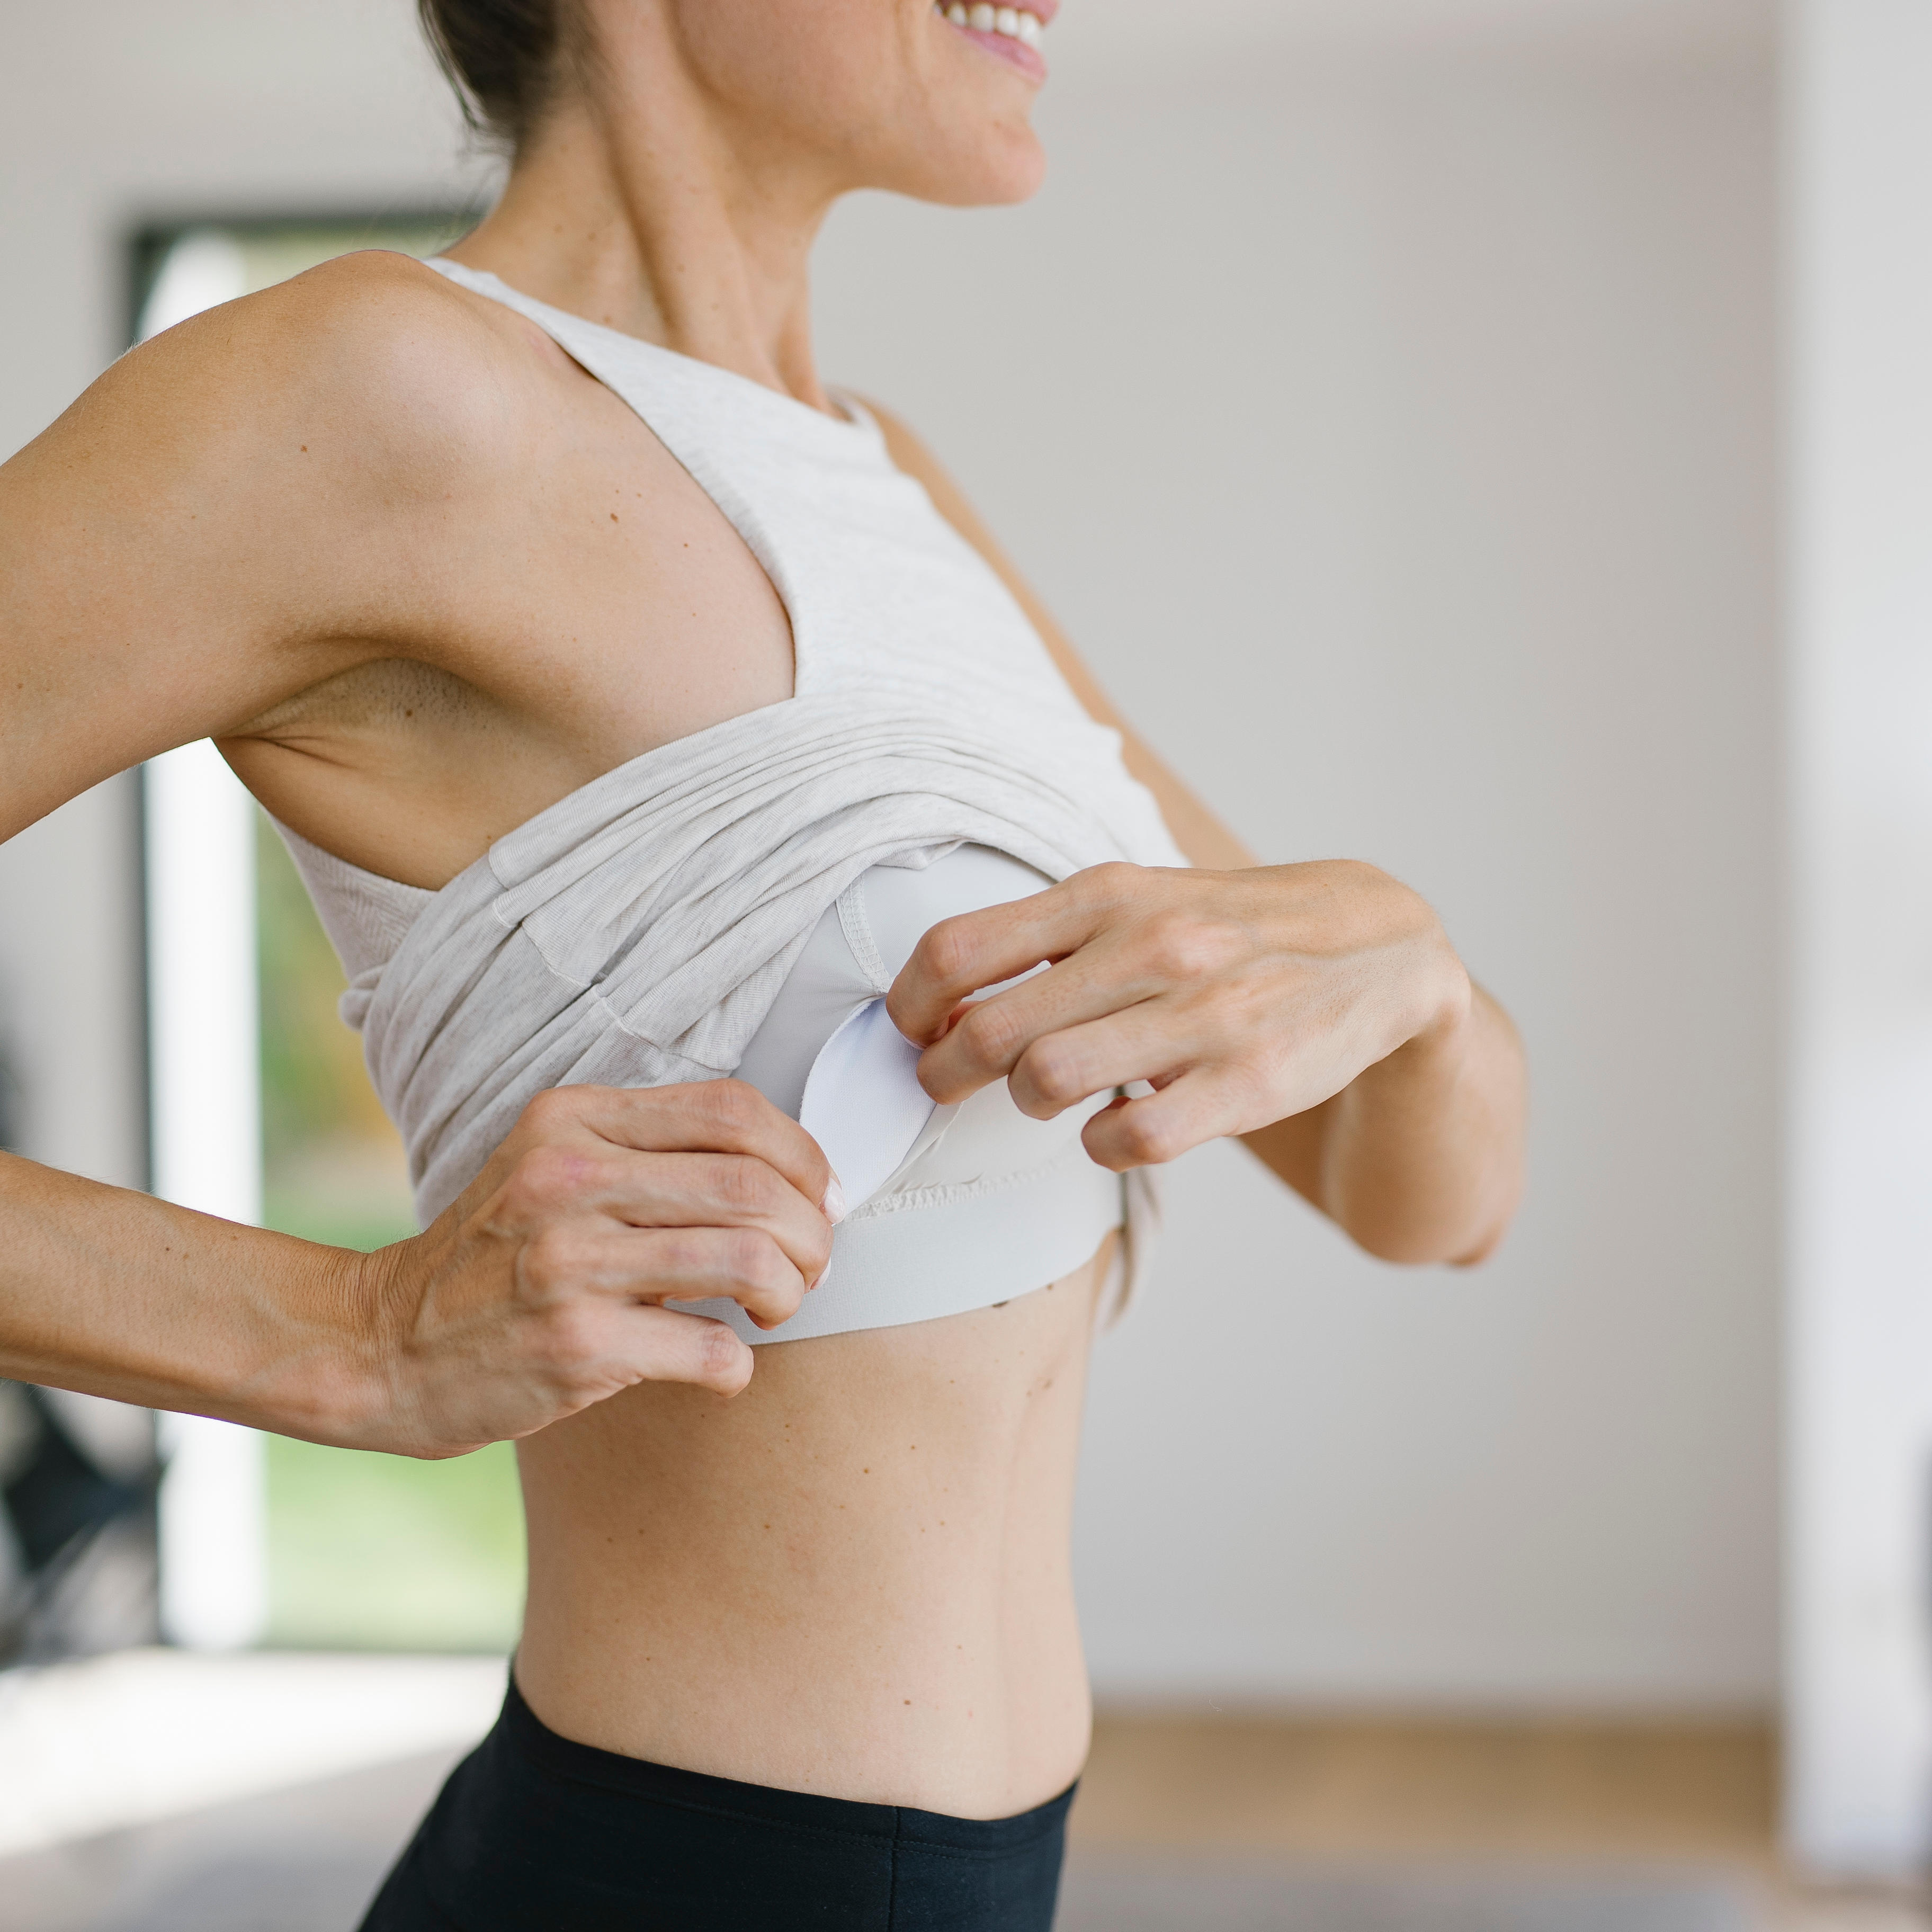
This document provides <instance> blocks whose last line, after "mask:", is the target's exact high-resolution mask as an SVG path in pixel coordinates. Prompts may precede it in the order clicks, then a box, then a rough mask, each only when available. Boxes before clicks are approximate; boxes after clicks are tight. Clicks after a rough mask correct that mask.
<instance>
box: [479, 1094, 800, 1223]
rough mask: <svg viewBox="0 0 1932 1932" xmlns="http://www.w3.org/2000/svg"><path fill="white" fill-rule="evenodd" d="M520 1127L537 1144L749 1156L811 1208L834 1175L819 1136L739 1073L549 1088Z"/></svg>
mask: <svg viewBox="0 0 1932 1932" xmlns="http://www.w3.org/2000/svg"><path fill="white" fill-rule="evenodd" d="M517 1131H518V1134H519V1136H522V1137H523V1138H525V1139H529V1140H532V1141H535V1142H538V1144H545V1143H549V1142H566V1143H567V1142H571V1141H572V1140H574V1139H578V1138H580V1136H583V1135H586V1134H589V1135H592V1136H595V1137H596V1138H597V1139H600V1140H603V1141H607V1142H610V1144H611V1145H613V1146H615V1147H619V1148H628V1149H630V1150H631V1151H632V1152H634V1153H637V1154H663V1153H682V1152H685V1151H703V1152H708V1153H712V1154H743V1155H747V1156H748V1157H751V1159H753V1160H760V1161H762V1162H763V1163H764V1164H765V1165H766V1166H767V1167H769V1168H770V1169H772V1170H773V1171H774V1172H776V1173H778V1174H780V1175H783V1176H784V1178H785V1179H786V1180H787V1181H789V1182H790V1184H791V1185H792V1186H793V1187H794V1188H796V1190H798V1192H799V1193H800V1194H801V1195H802V1196H804V1198H805V1199H806V1200H807V1201H808V1202H810V1203H811V1205H812V1206H813V1207H814V1208H817V1207H819V1206H820V1205H822V1204H823V1202H824V1200H825V1199H826V1191H827V1190H828V1189H829V1187H830V1186H831V1184H832V1178H833V1177H832V1169H831V1166H830V1163H829V1162H827V1160H826V1158H825V1155H824V1153H823V1150H822V1149H821V1148H820V1146H819V1145H818V1143H817V1142H816V1141H815V1140H814V1139H812V1138H811V1136H810V1135H809V1134H808V1133H806V1132H805V1130H804V1129H803V1128H802V1127H800V1126H799V1124H798V1123H797V1122H796V1121H794V1120H793V1119H792V1118H790V1115H787V1114H784V1113H781V1112H779V1110H778V1109H777V1108H776V1107H775V1106H772V1103H771V1102H770V1101H769V1100H766V1098H765V1097H764V1096H763V1094H760V1092H759V1091H758V1090H757V1088H755V1087H753V1086H751V1085H748V1083H746V1082H744V1081H742V1080H700V1081H694V1082H689V1083H687V1084H685V1085H681V1086H676V1087H642V1088H623V1087H559V1088H553V1089H552V1090H551V1091H550V1092H548V1093H545V1094H538V1096H537V1097H536V1098H535V1100H532V1101H531V1103H529V1106H527V1107H526V1108H525V1109H524V1110H523V1118H522V1119H521V1120H520V1121H519V1123H518V1127H517Z"/></svg>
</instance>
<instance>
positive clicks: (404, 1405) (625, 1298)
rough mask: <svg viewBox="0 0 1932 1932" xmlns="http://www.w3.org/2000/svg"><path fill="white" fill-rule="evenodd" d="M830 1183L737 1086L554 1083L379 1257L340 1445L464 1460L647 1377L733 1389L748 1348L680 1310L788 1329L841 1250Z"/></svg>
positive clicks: (370, 1278) (741, 1381) (783, 1120)
mask: <svg viewBox="0 0 1932 1932" xmlns="http://www.w3.org/2000/svg"><path fill="white" fill-rule="evenodd" d="M832 1184H833V1177H832V1170H831V1169H830V1167H829V1166H828V1165H827V1163H826V1159H825V1157H824V1155H823V1154H822V1153H821V1152H820V1151H819V1148H818V1145H817V1142H815V1141H814V1140H813V1139H811V1136H810V1135H808V1133H806V1132H805V1130H804V1129H803V1128H802V1127H800V1126H799V1124H798V1123H797V1122H796V1121H793V1120H792V1119H790V1118H788V1117H787V1115H784V1114H782V1113H781V1112H779V1111H778V1109H777V1108H775V1106H772V1104H771V1103H770V1102H769V1101H768V1100H766V1099H765V1097H763V1094H760V1093H759V1092H758V1091H757V1089H756V1088H753V1087H749V1086H747V1085H745V1084H744V1083H743V1082H741V1081H736V1080H715V1081H703V1082H697V1083H695V1084H693V1085H687V1086H679V1087H656V1088H637V1089H627V1088H608V1087H564V1088H555V1089H553V1091H550V1092H548V1093H545V1094H539V1095H538V1097H536V1098H535V1100H532V1102H531V1103H530V1104H529V1106H527V1107H526V1109H524V1110H523V1117H522V1118H521V1119H520V1121H518V1122H517V1125H516V1127H515V1128H514V1130H512V1131H511V1134H510V1136H509V1137H508V1139H507V1140H505V1142H504V1143H503V1145H502V1147H501V1148H499V1149H498V1151H497V1152H496V1156H495V1157H494V1158H493V1160H491V1161H490V1164H489V1166H487V1167H486V1168H485V1169H484V1171H483V1172H482V1173H481V1175H479V1176H478V1178H477V1179H476V1180H475V1182H473V1183H472V1185H471V1186H470V1187H469V1189H468V1190H466V1192H465V1193H463V1196H461V1197H460V1199H458V1201H457V1202H455V1205H453V1206H452V1207H451V1208H449V1211H447V1212H446V1214H443V1216H442V1217H441V1218H440V1220H437V1222H436V1223H434V1225H433V1226H431V1228H430V1229H428V1231H427V1232H425V1233H423V1234H422V1235H418V1236H416V1238H414V1239H413V1240H410V1241H401V1242H398V1243H397V1244H395V1246H394V1247H389V1248H385V1249H383V1250H379V1251H378V1252H377V1253H375V1254H373V1255H371V1256H368V1259H367V1263H366V1265H365V1270H364V1271H363V1272H362V1275H361V1277H360V1284H359V1286H360V1292H361V1294H362V1296H364V1297H365V1298H366V1307H367V1316H368V1359H367V1360H366V1361H365V1362H364V1363H363V1364H360V1365H359V1373H354V1374H353V1375H352V1378H351V1384H350V1387H349V1388H346V1389H344V1391H341V1399H342V1401H343V1406H344V1409H345V1411H346V1413H345V1414H344V1416H343V1418H342V1420H341V1423H340V1424H338V1427H335V1428H334V1429H332V1430H329V1432H328V1433H329V1436H330V1438H331V1439H333V1440H335V1441H337V1442H344V1443H347V1444H349V1445H352V1446H355V1447H358V1448H370V1449H382V1450H387V1451H390V1452H391V1453H392V1454H401V1455H407V1456H418V1457H445V1456H455V1455H460V1454H463V1453H464V1452H465V1451H468V1450H471V1449H475V1448H480V1447H481V1446H482V1445H484V1443H486V1442H498V1441H501V1440H502V1439H505V1438H509V1437H517V1436H529V1435H531V1434H533V1433H535V1431H536V1430H539V1429H541V1428H543V1427H545V1425H546V1424H550V1423H552V1422H555V1421H559V1420H560V1419H561V1418H563V1417H565V1416H567V1415H574V1414H575V1413H576V1412H577V1411H578V1410H580V1409H587V1408H589V1406H591V1404H592V1403H598V1402H601V1401H603V1400H604V1399H605V1398H606V1397H609V1396H612V1395H615V1394H616V1393H617V1392H618V1391H619V1390H621V1389H625V1388H629V1387H630V1386H631V1385H632V1384H634V1383H636V1382H691V1383H694V1384H696V1385H697V1386H699V1387H700V1388H709V1389H712V1390H715V1391H717V1393H718V1394H720V1395H721V1396H733V1395H736V1394H737V1393H738V1392H739V1390H741V1389H742V1388H744V1386H745V1384H746V1383H747V1382H748V1381H749V1380H750V1379H751V1349H749V1348H748V1347H747V1346H745V1343H744V1342H742V1340H740V1339H739V1337H738V1336H737V1335H736V1334H734V1333H733V1331H731V1330H730V1328H727V1327H726V1326H725V1325H724V1323H722V1322H713V1321H711V1320H709V1319H706V1318H705V1317H703V1316H697V1315H691V1314H688V1313H682V1312H680V1311H679V1310H677V1309H676V1308H675V1307H669V1306H667V1305H666V1304H671V1303H675V1302H678V1301H702V1300H705V1299H707V1298H711V1297H714V1296H724V1297H728V1298H730V1300H732V1301H736V1303H738V1304H739V1306H740V1307H742V1308H743V1309H744V1310H745V1312H746V1313H747V1314H748V1315H749V1316H751V1319H752V1320H753V1321H754V1322H757V1324H758V1325H759V1326H760V1328H775V1327H776V1326H777V1325H778V1324H779V1323H780V1322H783V1321H784V1320H785V1319H787V1317H788V1316H790V1315H792V1314H793V1313H794V1312H795V1311H796V1309H797V1307H798V1305H799V1301H801V1300H802V1298H803V1297H804V1295H805V1292H806V1290H807V1289H808V1288H809V1287H810V1286H812V1285H814V1283H816V1282H817V1280H818V1278H819V1277H820V1275H822V1274H823V1273H824V1271H825V1268H826V1263H827V1262H829V1259H831V1253H832V1223H831V1221H830V1220H829V1219H828V1217H827V1211H826V1206H825V1205H823V1204H825V1202H826V1196H827V1194H828V1193H830V1192H831V1190H832ZM833 1199H834V1208H835V1202H836V1197H835V1196H834V1197H833ZM305 1433H307V1432H305Z"/></svg>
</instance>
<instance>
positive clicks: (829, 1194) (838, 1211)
mask: <svg viewBox="0 0 1932 1932" xmlns="http://www.w3.org/2000/svg"><path fill="white" fill-rule="evenodd" d="M821 1205H822V1206H823V1209H824V1212H825V1218H826V1220H828V1221H829V1222H830V1223H832V1226H834V1227H837V1226H838V1224H839V1223H840V1222H841V1221H842V1220H844V1218H845V1216H846V1212H847V1210H846V1206H845V1190H844V1188H842V1187H840V1186H839V1185H838V1175H833V1176H832V1181H831V1184H830V1185H829V1187H827V1188H826V1190H825V1199H824V1201H823V1203H822V1204H821Z"/></svg>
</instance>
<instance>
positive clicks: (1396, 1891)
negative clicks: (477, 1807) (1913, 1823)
mask: <svg viewBox="0 0 1932 1932" xmlns="http://www.w3.org/2000/svg"><path fill="white" fill-rule="evenodd" d="M499 1669H500V1667H499ZM253 1688H254V1690H255V1691H256V1692H257V1694H259V1693H260V1691H261V1689H262V1688H263V1686H262V1685H255V1686H254V1687H253ZM456 1688H457V1686H456V1684H455V1680H449V1682H446V1685H445V1686H444V1688H443V1691H442V1692H441V1693H440V1695H442V1696H443V1697H445V1698H446V1699H447V1698H449V1697H452V1696H453V1695H454V1694H455V1690H456ZM463 1694H465V1695H470V1694H472V1691H469V1690H468V1689H465V1690H464V1691H463ZM451 1708H452V1709H454V1708H455V1707H454V1706H452V1707H451ZM256 1709H257V1711H258V1712H260V1710H261V1709H262V1706H261V1705H260V1703H257V1705H256ZM425 1721H427V1720H425ZM454 1755H455V1752H454V1751H453V1749H452V1747H450V1746H449V1745H443V1746H440V1747H439V1748H437V1749H436V1750H434V1751H418V1752H417V1753H416V1754H414V1755H413V1756H410V1757H406V1758H401V1759H399V1760H397V1761H395V1762H392V1763H388V1764H386V1765H383V1766H377V1767H374V1768H364V1769H356V1770H353V1771H349V1772H343V1773H340V1774H338V1775H335V1776H332V1777H327V1778H311V1779H309V1780H308V1781H305V1782H304V1783H302V1784H299V1785H290V1786H286V1787H284V1788H283V1789H280V1790H269V1791H267V1792H266V1793H263V1794H262V1795H259V1796H251V1797H248V1798H245V1799H230V1800H229V1802H218V1803H217V1802H203V1803H202V1804H201V1805H199V1806H198V1808H194V1809H191V1810H187V1811H184V1812H182V1813H181V1814H179V1815H176V1816H173V1817H163V1816H160V1815H158V1814H157V1813H156V1812H155V1811H154V1810H153V1809H152V1808H151V1807H150V1808H148V1810H147V1811H144V1812H141V1813H139V1814H136V1813H134V1812H131V1811H130V1812H129V1813H128V1814H127V1817H126V1820H125V1822H124V1823H122V1824H121V1826H119V1827H118V1829H110V1830H104V1831H99V1832H95V1833H94V1834H92V1835H89V1836H84V1837H80V1838H68V1839H67V1840H66V1841H65V1842H62V1843H58V1844H52V1845H46V1846H42V1847H41V1848H40V1849H32V1850H27V1851H25V1852H20V1853H19V1854H17V1855H15V1856H13V1857H11V1858H5V1859H4V1860H0V1932H347V1927H349V1926H350V1925H352V1924H353V1923H354V1922H355V1920H356V1916H357V1915H358V1913H359V1909H360V1906H361V1904H362V1901H363V1900H364V1899H365V1898H366V1897H367V1896H368V1891H369V1890H370V1888H371V1886H372V1885H373V1883H374V1879H375V1877H376V1876H377V1874H378V1873H380V1870H381V1869H382V1868H383V1866H384V1864H386V1862H387V1861H388V1859H389V1857H390V1856H391V1855H393V1852H394V1849H395V1846H397V1844H398V1843H399V1842H400V1841H401V1839H402V1838H403V1837H404V1835H406V1834H407V1832H408V1830H409V1829H410V1826H411V1825H412V1824H413V1821H414V1820H415V1818H416V1817H417V1816H418V1815H419V1814H420V1812H421V1811H422V1808H423V1806H424V1805H425V1804H426V1803H427V1802H428V1798H429V1796H431V1793H433V1792H434V1789H435V1787H436V1786H437V1784H438V1783H439V1782H440V1778H441V1777H442V1775H443V1772H444V1771H445V1769H446V1767H447V1766H448V1765H449V1763H450V1762H451V1761H452V1757H453V1756H454ZM258 1788H259V1787H258ZM1774 1795H1775V1745H1774V1742H1773V1740H1772V1736H1771V1735H1770V1733H1769V1730H1766V1729H1765V1728H1763V1727H1757V1726H1749V1725H1737V1726H1682V1727H1668V1726H1643V1727H1639V1726H1618V1725H1607V1724H1514V1725H1478V1724H1413V1723H1410V1724H1405V1723H1398V1722H1393V1721H1380V1720H1373V1719H1370V1720H1346V1721H1345V1720H1342V1719H1331V1720H1299V1721H1291V1720H1286V1719H1283V1718H1236V1717H1209V1716H1199V1715H1193V1716H1188V1715H1162V1714H1156V1713H1143V1714H1128V1713H1120V1712H1117V1713H1114V1714H1112V1715H1107V1716H1105V1717H1103V1719H1102V1721H1101V1722H1100V1725H1099V1727H1098V1730H1097V1735H1096V1737H1095V1741H1094V1755H1093V1759H1092V1762H1091V1766H1090V1767H1089V1769H1088V1774H1087V1776H1086V1778H1085V1781H1084V1784H1083V1788H1082V1798H1081V1802H1080V1803H1079V1806H1078V1808H1076V1813H1075V1825H1074V1832H1073V1847H1072V1855H1071V1862H1070V1879H1069V1885H1068V1889H1067V1906H1066V1910H1065V1912H1064V1918H1063V1932H1140V1928H1143V1927H1145V1928H1150V1932H1151V1929H1152V1928H1164V1929H1165V1932H1177V1929H1178V1928H1185V1932H1274V1928H1278V1927H1292V1928H1293V1932H1926V1928H1932V1915H1928V1914H1927V1912H1925V1911H1924V1909H1923V1906H1922V1904H1921V1903H1920V1902H1919V1901H1915V1900H1912V1899H1911V1898H1909V1897H1903V1896H1888V1895H1884V1894H1858V1893H1849V1892H1848V1893H1841V1894H1832V1893H1823V1892H1818V1891H1808V1890H1806V1889H1805V1888H1802V1887H1799V1886H1796V1885H1793V1884H1792V1883H1790V1882H1788V1881H1787V1879H1786V1878H1785V1877H1784V1875H1783V1874H1782V1873H1781V1871H1780V1870H1779V1867H1778V1860H1777V1857H1776V1853H1775V1842H1774V1835H1773V1819H1774Z"/></svg>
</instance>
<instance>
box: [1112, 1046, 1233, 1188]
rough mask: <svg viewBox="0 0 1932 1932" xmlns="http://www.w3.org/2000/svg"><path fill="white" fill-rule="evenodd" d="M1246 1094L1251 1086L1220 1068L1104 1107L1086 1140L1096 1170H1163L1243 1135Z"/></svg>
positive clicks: (1187, 1076)
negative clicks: (1198, 1151) (1200, 1150)
mask: <svg viewBox="0 0 1932 1932" xmlns="http://www.w3.org/2000/svg"><path fill="white" fill-rule="evenodd" d="M1246 1094H1247V1083H1246V1082H1243V1081H1241V1080H1240V1079H1236V1078H1232V1077H1230V1076H1228V1075H1227V1074H1226V1073H1224V1072H1223V1071H1221V1070H1215V1071H1212V1072H1210V1071H1202V1072H1200V1073H1184V1074H1183V1075H1182V1076H1181V1078H1180V1079H1178V1080H1176V1081H1175V1082H1172V1084H1171V1085H1168V1086H1166V1087H1164V1088H1162V1089H1161V1090H1160V1091H1159V1092H1158V1093H1155V1094H1148V1095H1147V1096H1146V1097H1145V1098H1143V1099H1141V1100H1116V1101H1115V1103H1114V1104H1113V1105H1112V1106H1111V1107H1103V1108H1102V1109H1101V1110H1100V1112H1099V1113H1097V1114H1096V1115H1094V1118H1092V1119H1091V1121H1088V1123H1087V1125H1086V1127H1085V1128H1084V1129H1083V1130H1082V1133H1081V1136H1080V1139H1081V1142H1082V1145H1084V1146H1085V1148H1086V1150H1087V1152H1088V1156H1089V1157H1091V1159H1092V1160H1093V1161H1094V1163H1095V1164H1096V1165H1097V1166H1100V1167H1104V1168H1106V1169H1110V1170H1111V1171H1112V1172H1114V1173H1115V1174H1124V1173H1126V1172H1127V1170H1128V1169H1130V1168H1136V1167H1158V1166H1160V1165H1161V1164H1162V1163H1164V1162H1166V1161H1170V1160H1178V1159H1179V1158H1180V1157H1181V1155H1183V1154H1186V1153H1187V1151H1189V1150H1190V1148H1197V1147H1200V1146H1202V1145H1205V1143H1206V1142H1209V1141H1211V1140H1218V1139H1220V1137H1221V1136H1223V1135H1224V1134H1229V1133H1237V1132H1238V1131H1240V1128H1241V1124H1242V1122H1243V1118H1244V1096H1245V1095H1246ZM1246 1104H1247V1105H1248V1106H1252V1102H1251V1101H1248V1102H1247V1103H1246Z"/></svg>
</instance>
